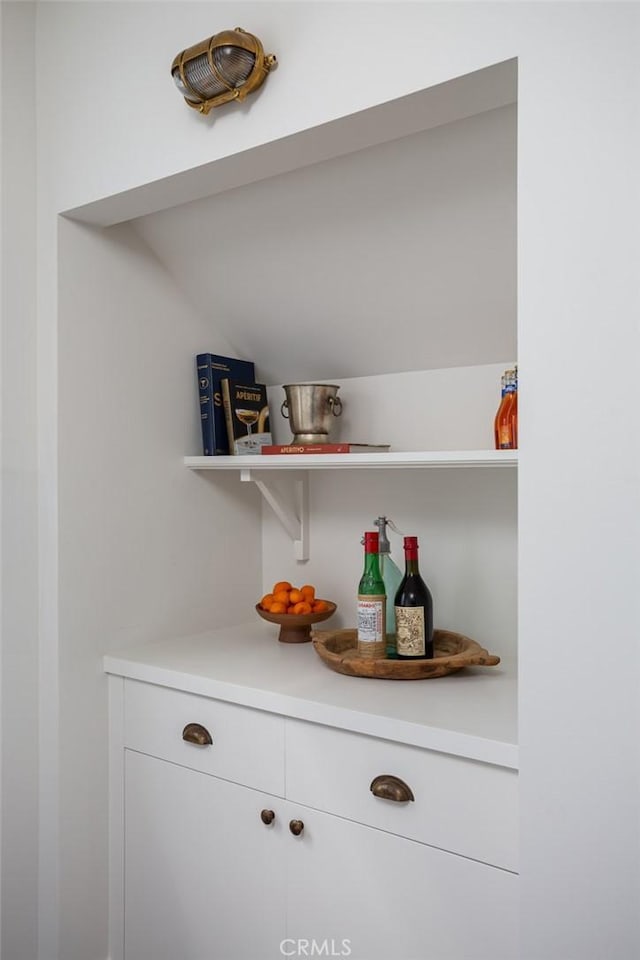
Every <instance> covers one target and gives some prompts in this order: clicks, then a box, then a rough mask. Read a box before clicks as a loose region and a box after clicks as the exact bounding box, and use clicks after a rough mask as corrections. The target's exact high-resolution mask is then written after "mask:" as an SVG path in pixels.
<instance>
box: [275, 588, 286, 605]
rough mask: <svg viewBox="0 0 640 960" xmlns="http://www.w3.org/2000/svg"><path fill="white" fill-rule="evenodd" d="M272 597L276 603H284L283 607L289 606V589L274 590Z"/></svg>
mask: <svg viewBox="0 0 640 960" xmlns="http://www.w3.org/2000/svg"><path fill="white" fill-rule="evenodd" d="M273 599H274V600H276V601H277V602H278V603H282V604H284V606H285V607H288V606H289V591H288V590H276V591H275V592H274V594H273Z"/></svg>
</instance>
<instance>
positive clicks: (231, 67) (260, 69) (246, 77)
mask: <svg viewBox="0 0 640 960" xmlns="http://www.w3.org/2000/svg"><path fill="white" fill-rule="evenodd" d="M275 63H276V57H275V54H273V53H267V54H265V52H264V48H263V46H262V44H261V43H260V41H259V40H258V38H257V37H254V36H253V34H252V33H247V31H246V30H243V29H242V28H241V27H236V28H235V30H223V31H222V32H221V33H216V34H215V36H213V37H209V39H208V40H202V42H201V43H196V44H195V46H193V47H188V48H187V49H186V50H183V51H182V53H179V54H178V55H177V57H175V59H174V61H173V63H172V64H171V76H172V77H173V79H174V82H175V85H176V86H177V88H178V90H179V91H180V93H181V94H182V96H183V97H184V99H185V101H186V102H187V103H188V105H189V106H190V107H194V108H195V109H196V110H199V112H200V113H205V114H206V113H209V111H210V110H211V108H212V107H219V106H220V105H221V104H223V103H228V102H229V101H230V100H244V98H245V97H246V96H247V94H249V93H252V92H253V91H254V90H257V89H258V87H261V86H262V84H263V83H264V81H265V80H266V78H267V74H268V73H269V70H270V69H271V67H273V66H274V64H275Z"/></svg>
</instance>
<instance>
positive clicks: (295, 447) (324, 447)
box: [262, 443, 350, 456]
mask: <svg viewBox="0 0 640 960" xmlns="http://www.w3.org/2000/svg"><path fill="white" fill-rule="evenodd" d="M349 452H350V448H349V444H348V443H301V444H286V443H276V444H270V445H268V446H265V447H263V448H262V453H263V454H266V455H267V456H270V455H271V456H273V455H275V454H281V453H349Z"/></svg>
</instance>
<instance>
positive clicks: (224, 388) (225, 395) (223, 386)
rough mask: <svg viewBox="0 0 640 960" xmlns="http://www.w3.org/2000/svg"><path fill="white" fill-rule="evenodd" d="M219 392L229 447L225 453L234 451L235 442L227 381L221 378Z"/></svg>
mask: <svg viewBox="0 0 640 960" xmlns="http://www.w3.org/2000/svg"><path fill="white" fill-rule="evenodd" d="M220 392H221V393H222V407H223V410H224V418H225V423H226V428H227V437H228V440H229V449H228V450H227V453H235V452H236V444H235V440H234V436H233V414H232V413H231V391H230V389H229V381H228V380H221V381H220Z"/></svg>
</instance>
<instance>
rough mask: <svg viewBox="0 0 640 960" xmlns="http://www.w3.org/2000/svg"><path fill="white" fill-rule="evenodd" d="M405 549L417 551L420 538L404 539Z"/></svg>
mask: <svg viewBox="0 0 640 960" xmlns="http://www.w3.org/2000/svg"><path fill="white" fill-rule="evenodd" d="M404 548H405V550H417V549H418V538H417V537H405V538H404Z"/></svg>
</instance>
